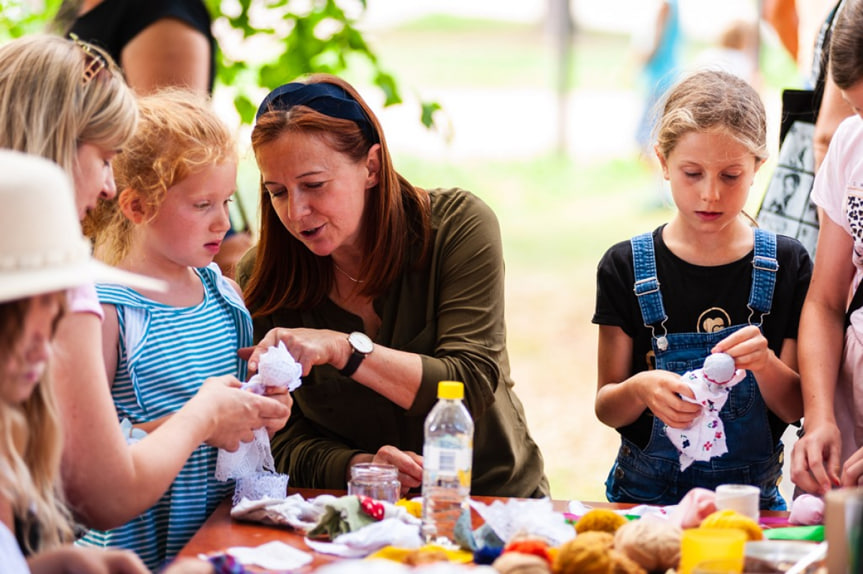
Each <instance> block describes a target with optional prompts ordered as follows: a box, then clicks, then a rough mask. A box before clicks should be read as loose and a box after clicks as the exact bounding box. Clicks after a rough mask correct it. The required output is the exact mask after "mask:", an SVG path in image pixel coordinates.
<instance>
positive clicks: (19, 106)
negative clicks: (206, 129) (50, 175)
mask: <svg viewBox="0 0 863 574" xmlns="http://www.w3.org/2000/svg"><path fill="white" fill-rule="evenodd" d="M82 45H83V46H86V48H87V49H88V50H90V54H88V53H87V52H86V51H85V50H84V48H82ZM91 54H94V55H91ZM97 57H101V58H102V59H103V60H104V62H105V69H104V70H102V71H100V72H99V73H98V74H96V76H94V77H93V78H92V79H90V80H89V81H85V79H84V70H85V66H87V65H88V63H90V62H91V61H92V59H93V58H97ZM136 117H137V107H136V104H135V97H134V94H133V93H132V91H131V90H130V89H129V87H128V86H127V85H126V82H125V80H124V79H123V75H122V73H121V72H120V69H119V68H118V67H117V65H116V64H115V63H114V62H113V60H111V57H110V56H109V55H108V54H107V53H105V52H104V51H102V50H100V49H98V48H97V47H95V46H92V45H89V44H83V43H81V44H80V45H79V44H76V43H75V42H73V41H72V40H68V39H66V38H61V37H59V36H50V35H32V36H27V37H22V38H18V39H16V40H12V41H11V42H9V43H7V44H5V45H3V46H0V147H4V148H9V149H14V150H17V151H21V152H25V153H30V154H33V155H38V156H42V157H44V158H47V159H50V160H52V161H54V162H56V163H57V164H59V165H60V167H62V168H63V169H64V170H66V172H67V173H68V174H69V176H70V177H73V176H74V169H75V165H76V159H77V151H78V146H79V145H80V144H82V143H90V144H93V145H96V146H98V147H100V148H103V149H106V150H117V149H120V148H122V147H123V145H124V144H125V142H126V140H128V139H129V137H131V135H132V133H133V132H134V130H135V121H136Z"/></svg>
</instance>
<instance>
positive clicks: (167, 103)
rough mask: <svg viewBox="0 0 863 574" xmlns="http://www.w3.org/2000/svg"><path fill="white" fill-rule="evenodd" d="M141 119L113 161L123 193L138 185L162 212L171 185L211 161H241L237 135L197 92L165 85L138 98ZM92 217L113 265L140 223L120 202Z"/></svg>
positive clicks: (102, 253)
mask: <svg viewBox="0 0 863 574" xmlns="http://www.w3.org/2000/svg"><path fill="white" fill-rule="evenodd" d="M138 110H139V122H138V127H137V129H136V131H135V134H134V135H133V136H132V138H131V139H130V140H129V141H128V142H126V145H125V147H124V148H123V153H121V154H118V155H117V156H116V157H115V158H114V161H113V166H114V178H115V179H116V182H117V189H118V191H119V192H120V193H123V192H124V191H125V190H134V191H135V193H136V195H137V197H138V198H139V199H141V200H143V202H144V204H145V205H146V207H147V208H148V210H149V211H150V212H151V213H156V212H157V211H158V208H159V206H160V205H161V204H162V202H163V201H164V199H165V195H166V194H167V193H168V189H169V188H170V187H172V186H174V185H176V184H178V183H179V182H181V181H182V180H184V179H186V178H187V177H189V176H190V175H192V174H195V173H198V172H200V171H201V170H202V169H204V168H205V167H207V166H209V165H213V164H221V163H225V162H227V161H236V160H237V149H236V145H235V142H234V138H233V136H232V135H231V132H230V130H229V129H228V127H227V126H226V125H225V123H224V122H223V121H222V120H221V119H219V117H218V116H217V115H216V113H215V112H214V111H213V110H212V108H211V106H210V102H209V100H208V99H207V98H206V97H204V96H201V95H199V94H196V93H194V92H192V91H189V90H185V89H180V88H165V89H162V90H160V91H158V92H156V93H154V94H152V95H148V96H145V97H142V98H140V99H139V101H138ZM90 221H91V222H92V223H93V224H94V232H95V235H96V237H97V241H96V251H97V254H98V256H99V257H100V258H102V259H103V260H105V261H106V262H108V263H111V264H117V263H119V262H120V261H122V260H123V259H124V258H125V257H126V255H127V254H128V252H129V248H130V247H131V242H132V233H131V232H132V229H133V228H134V224H133V223H132V222H131V221H129V220H128V219H127V218H126V217H125V216H124V215H123V213H122V211H121V210H120V208H119V203H118V202H116V201H112V202H106V201H103V202H101V203H100V204H99V206H98V207H97V209H96V210H95V213H93V214H92V217H91V219H90Z"/></svg>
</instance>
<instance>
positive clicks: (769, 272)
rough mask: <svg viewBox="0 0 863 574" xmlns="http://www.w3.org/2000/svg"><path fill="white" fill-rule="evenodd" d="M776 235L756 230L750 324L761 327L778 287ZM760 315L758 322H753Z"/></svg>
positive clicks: (750, 292) (750, 296)
mask: <svg viewBox="0 0 863 574" xmlns="http://www.w3.org/2000/svg"><path fill="white" fill-rule="evenodd" d="M777 271H779V261H777V259H776V234H775V233H773V232H772V231H767V230H765V229H759V228H755V257H753V258H752V289H751V290H750V291H749V302H748V303H747V304H746V306H747V307H748V308H749V324H750V325H755V326H759V327H760V326H761V323H762V322H763V321H764V316H765V315H767V314H769V313H770V309H771V307H772V306H773V289H774V287H775V286H776V272H777ZM756 313H758V321H757V322H753V318H754V317H755V314H756Z"/></svg>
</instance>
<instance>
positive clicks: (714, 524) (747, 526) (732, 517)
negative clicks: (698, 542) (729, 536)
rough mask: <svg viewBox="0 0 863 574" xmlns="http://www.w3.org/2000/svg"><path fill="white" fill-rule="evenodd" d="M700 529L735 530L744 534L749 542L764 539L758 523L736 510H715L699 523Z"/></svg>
mask: <svg viewBox="0 0 863 574" xmlns="http://www.w3.org/2000/svg"><path fill="white" fill-rule="evenodd" d="M701 528H737V529H738V530H742V531H743V532H745V533H746V536H748V537H749V540H763V539H764V531H763V530H761V527H760V526H758V523H757V522H755V521H754V520H752V519H751V518H749V517H748V516H746V515H743V514H741V513H739V512H737V511H736V510H728V509H726V510H717V511H716V512H714V513H713V514H710V515H708V516H707V518H705V519H704V520H702V521H701Z"/></svg>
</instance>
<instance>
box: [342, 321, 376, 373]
mask: <svg viewBox="0 0 863 574" xmlns="http://www.w3.org/2000/svg"><path fill="white" fill-rule="evenodd" d="M348 344H350V346H351V349H353V352H352V353H351V356H350V358H349V359H348V362H347V364H346V365H345V366H344V368H342V369H339V373H340V374H342V375H344V376H346V377H350V376H351V375H353V374H354V373H356V372H357V369H359V368H360V363H362V362H363V359H365V358H366V355H368V354H369V353H371V352H372V351H373V350H374V348H375V344H374V343H372V340H371V339H369V337H368V335H366V334H365V333H361V332H359V331H354V332H353V333H351V334H350V335H348Z"/></svg>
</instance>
